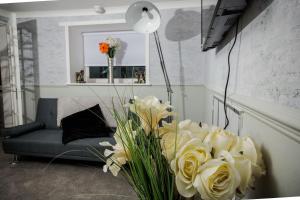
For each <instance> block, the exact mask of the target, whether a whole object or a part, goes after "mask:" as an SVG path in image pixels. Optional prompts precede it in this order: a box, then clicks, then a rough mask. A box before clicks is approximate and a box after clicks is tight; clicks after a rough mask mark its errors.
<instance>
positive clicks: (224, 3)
mask: <svg viewBox="0 0 300 200" xmlns="http://www.w3.org/2000/svg"><path fill="white" fill-rule="evenodd" d="M203 1H204V0H201V5H202V6H201V24H202V26H201V35H202V40H201V41H202V50H203V51H207V50H209V49H212V48H215V47H216V46H218V45H219V44H220V42H221V41H222V39H223V38H224V36H225V34H226V33H227V31H228V30H229V29H230V28H231V27H232V26H233V25H234V24H235V23H236V21H237V19H238V17H239V16H240V15H241V14H242V12H243V10H244V9H245V7H246V6H247V1H246V0H218V1H217V2H215V3H214V4H213V5H211V6H209V7H204V6H203Z"/></svg>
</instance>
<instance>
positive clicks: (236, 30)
mask: <svg viewBox="0 0 300 200" xmlns="http://www.w3.org/2000/svg"><path fill="white" fill-rule="evenodd" d="M238 29H239V18H238V19H237V22H236V27H235V35H234V41H233V44H232V46H231V48H230V50H229V53H228V57H227V61H228V73H227V80H226V85H225V94H224V101H223V102H224V113H225V126H224V129H226V128H227V127H228V125H229V119H228V113H227V105H226V101H227V90H228V83H229V78H230V68H231V66H230V55H231V51H232V49H233V47H234V46H235V43H236V39H237V35H238Z"/></svg>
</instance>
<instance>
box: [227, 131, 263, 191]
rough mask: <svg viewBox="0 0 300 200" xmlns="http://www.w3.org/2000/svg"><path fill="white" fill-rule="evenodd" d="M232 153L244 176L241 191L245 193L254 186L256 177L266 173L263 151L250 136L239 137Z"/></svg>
mask: <svg viewBox="0 0 300 200" xmlns="http://www.w3.org/2000/svg"><path fill="white" fill-rule="evenodd" d="M230 153H231V154H232V155H233V157H234V158H235V160H236V167H237V169H238V171H239V172H240V175H241V177H242V182H241V186H240V187H239V191H240V192H241V195H244V194H245V192H246V190H247V189H248V188H249V187H250V186H253V183H254V180H255V178H257V177H260V176H261V175H264V174H265V173H266V171H265V165H264V162H263V159H262V153H261V151H260V149H259V148H258V147H257V146H256V144H255V143H254V141H253V140H252V139H251V138H250V137H243V138H238V140H237V142H236V144H235V145H234V146H233V147H232V148H231V150H230ZM249 170H251V171H250V172H249ZM249 174H250V175H249ZM249 176H250V177H249Z"/></svg>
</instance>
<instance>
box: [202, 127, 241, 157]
mask: <svg viewBox="0 0 300 200" xmlns="http://www.w3.org/2000/svg"><path fill="white" fill-rule="evenodd" d="M237 138H238V137H237V136H236V135H234V134H233V133H231V132H229V131H226V130H223V129H221V128H212V130H211V131H210V133H209V134H208V135H207V136H206V137H205V139H204V141H203V142H204V143H205V144H207V145H210V146H211V147H212V148H213V154H214V157H215V158H216V157H218V154H219V153H220V152H221V151H223V150H225V151H229V150H230V149H231V148H232V147H233V146H234V145H235V143H236V142H237Z"/></svg>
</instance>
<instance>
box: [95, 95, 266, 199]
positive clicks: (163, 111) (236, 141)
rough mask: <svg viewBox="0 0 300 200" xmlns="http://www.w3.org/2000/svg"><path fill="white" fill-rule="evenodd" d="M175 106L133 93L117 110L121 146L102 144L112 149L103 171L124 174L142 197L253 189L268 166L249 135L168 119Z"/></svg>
mask: <svg viewBox="0 0 300 200" xmlns="http://www.w3.org/2000/svg"><path fill="white" fill-rule="evenodd" d="M114 107H115V106H113V108H114ZM125 108H129V110H130V112H127V111H126V109H125ZM170 108H171V106H170V104H169V103H161V101H160V100H159V99H158V98H156V97H153V96H148V97H145V98H143V99H140V98H138V97H134V99H133V100H131V101H130V103H129V104H128V105H126V107H124V112H122V113H120V112H118V111H117V110H115V109H113V116H114V117H115V120H116V122H117V130H116V133H115V134H114V138H115V141H116V144H115V145H111V144H110V143H109V142H101V143H100V145H102V146H108V147H109V148H110V149H106V150H105V151H104V155H103V158H104V159H106V165H105V166H104V167H103V170H104V172H107V171H108V170H109V171H110V172H111V173H112V174H113V175H114V176H117V175H118V173H119V172H123V174H124V175H125V177H126V178H127V179H128V181H129V183H130V184H131V185H132V187H133V189H134V190H135V192H136V193H137V196H138V197H139V199H153V200H173V199H182V198H181V197H184V198H193V197H196V198H197V197H199V198H201V199H205V200H210V199H220V200H221V199H233V198H234V197H235V196H238V197H241V198H242V197H243V196H245V194H246V192H247V190H248V189H251V188H254V185H253V184H254V180H255V178H258V177H260V176H261V175H263V174H265V166H264V162H263V159H262V154H261V151H260V148H258V146H257V145H256V144H255V143H254V141H253V140H252V139H251V138H250V137H239V136H237V135H236V134H234V133H231V132H229V131H227V130H223V129H222V128H217V127H209V126H208V125H206V124H203V123H200V124H198V123H196V122H192V121H191V120H184V121H181V122H178V121H176V120H173V121H172V122H170V123H167V122H166V121H164V119H166V118H168V117H169V116H174V115H177V114H176V113H174V112H170V111H169V110H170ZM95 153H96V150H95Z"/></svg>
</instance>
